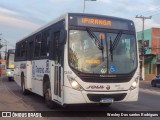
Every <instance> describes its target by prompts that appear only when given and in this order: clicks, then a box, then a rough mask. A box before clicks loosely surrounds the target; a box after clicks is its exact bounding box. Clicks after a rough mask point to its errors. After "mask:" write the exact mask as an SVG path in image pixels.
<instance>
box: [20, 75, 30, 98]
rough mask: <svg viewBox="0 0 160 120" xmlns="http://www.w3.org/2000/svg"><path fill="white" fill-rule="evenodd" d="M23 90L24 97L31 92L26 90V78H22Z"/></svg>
mask: <svg viewBox="0 0 160 120" xmlns="http://www.w3.org/2000/svg"><path fill="white" fill-rule="evenodd" d="M21 88H22V93H23V95H28V94H29V91H28V90H26V88H25V81H24V76H21Z"/></svg>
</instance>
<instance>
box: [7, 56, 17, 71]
mask: <svg viewBox="0 0 160 120" xmlns="http://www.w3.org/2000/svg"><path fill="white" fill-rule="evenodd" d="M14 55H15V54H9V55H8V64H7V68H9V69H13V68H14Z"/></svg>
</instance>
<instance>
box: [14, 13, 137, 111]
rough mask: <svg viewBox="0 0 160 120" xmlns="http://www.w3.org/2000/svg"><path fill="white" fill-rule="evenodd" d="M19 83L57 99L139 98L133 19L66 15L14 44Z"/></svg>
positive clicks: (72, 101) (102, 101) (62, 102)
mask: <svg viewBox="0 0 160 120" xmlns="http://www.w3.org/2000/svg"><path fill="white" fill-rule="evenodd" d="M14 79H15V81H16V82H17V83H18V84H19V85H20V86H21V87H22V91H23V93H24V94H26V93H27V92H28V91H30V92H33V93H36V94H38V95H41V96H43V97H44V98H45V101H46V104H47V106H48V107H50V108H53V107H55V105H56V104H55V103H57V104H60V105H62V106H64V105H69V104H89V103H95V104H103V105H110V104H111V103H113V102H127V101H137V99H138V90H139V62H138V49H137V41H136V32H135V26H134V23H133V21H131V20H127V19H122V18H116V17H110V16H103V15H95V14H82V13H68V14H66V15H64V16H61V17H60V18H58V19H56V20H55V21H52V22H51V23H49V24H48V25H46V26H44V27H42V28H40V29H38V30H37V31H35V32H33V33H32V34H30V35H29V36H27V37H25V38H24V39H22V40H20V41H18V42H17V43H16V55H15V73H14Z"/></svg>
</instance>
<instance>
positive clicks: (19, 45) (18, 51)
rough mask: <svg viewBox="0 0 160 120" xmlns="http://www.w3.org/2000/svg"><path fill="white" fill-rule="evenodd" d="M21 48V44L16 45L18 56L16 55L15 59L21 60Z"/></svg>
mask: <svg viewBox="0 0 160 120" xmlns="http://www.w3.org/2000/svg"><path fill="white" fill-rule="evenodd" d="M20 47H21V44H20V43H17V44H16V54H15V59H16V60H17V59H19V58H20V52H21V51H20Z"/></svg>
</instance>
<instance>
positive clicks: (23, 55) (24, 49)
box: [20, 41, 26, 58]
mask: <svg viewBox="0 0 160 120" xmlns="http://www.w3.org/2000/svg"><path fill="white" fill-rule="evenodd" d="M25 56H26V41H24V42H22V44H21V55H20V57H21V58H25Z"/></svg>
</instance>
